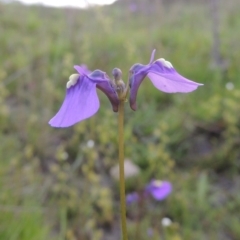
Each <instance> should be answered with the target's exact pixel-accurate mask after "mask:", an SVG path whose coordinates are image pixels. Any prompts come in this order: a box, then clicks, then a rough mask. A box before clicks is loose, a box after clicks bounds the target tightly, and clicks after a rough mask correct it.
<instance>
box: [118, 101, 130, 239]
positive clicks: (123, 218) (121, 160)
mask: <svg viewBox="0 0 240 240" xmlns="http://www.w3.org/2000/svg"><path fill="white" fill-rule="evenodd" d="M118 111H119V113H118V137H119V142H118V145H119V178H120V203H121V223H122V239H123V240H127V239H128V238H127V221H126V198H125V177H124V132H123V131H124V101H120V104H119V110H118Z"/></svg>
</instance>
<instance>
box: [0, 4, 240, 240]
mask: <svg viewBox="0 0 240 240" xmlns="http://www.w3.org/2000/svg"><path fill="white" fill-rule="evenodd" d="M138 2H139V8H138V10H137V11H136V12H130V10H129V8H128V4H129V3H128V1H119V2H118V3H116V4H114V5H111V6H106V7H101V8H100V7H99V8H93V9H89V10H77V9H53V8H43V7H37V6H34V7H26V6H22V5H20V4H17V3H12V4H7V5H4V4H1V3H0V46H1V54H0V64H1V68H0V132H1V134H0V142H1V144H0V239H4V240H5V239H6V240H8V239H10V240H14V239H16V240H25V239H26V240H38V239H39V240H40V239H44V240H46V239H58V240H63V239H66V240H75V239H81V240H88V239H93V240H98V239H99V240H100V239H108V238H109V239H114V240H115V239H120V234H119V211H118V210H119V196H118V183H117V182H115V181H114V180H113V179H112V178H111V176H110V174H109V172H110V169H111V167H113V166H114V165H115V164H116V163H117V155H118V154H117V115H116V114H115V113H113V112H112V111H111V107H110V104H109V102H108V100H107V98H106V97H105V96H104V94H102V93H100V92H99V96H100V100H101V108H100V110H99V112H98V113H97V114H96V115H95V116H94V117H92V118H91V119H89V120H87V121H83V122H81V123H79V124H77V125H76V126H74V127H72V128H68V129H52V128H50V127H49V126H48V124H47V122H48V121H49V119H50V118H51V117H52V116H53V115H54V114H55V113H56V111H57V110H58V108H59V106H60V104H61V102H62V101H63V98H64V94H65V84H66V81H67V79H68V77H69V76H70V75H71V74H72V73H74V69H73V65H75V64H82V63H85V64H87V65H88V67H89V68H90V69H92V70H93V69H97V68H98V69H102V70H103V71H106V72H107V73H108V74H109V75H110V73H111V71H112V69H113V68H114V67H119V68H121V69H122V71H123V75H124V79H125V80H126V79H127V76H128V70H129V68H130V67H131V66H132V65H133V64H134V63H137V62H139V63H143V64H147V63H148V61H149V58H150V54H151V51H152V50H153V49H154V48H156V49H157V52H156V58H160V57H164V58H165V59H167V60H169V61H171V62H172V64H173V65H174V67H175V68H176V69H177V70H178V71H179V72H180V73H181V74H182V75H184V76H186V77H187V78H189V79H192V80H195V81H197V82H201V83H204V84H205V85H204V86H203V87H201V88H199V89H198V90H197V91H196V92H193V93H190V94H187V95H184V94H174V95H170V94H164V93H161V92H159V91H157V90H156V89H155V88H154V87H153V86H152V84H151V83H150V82H149V81H147V80H145V81H144V82H143V84H142V86H141V87H140V90H139V93H138V99H137V104H138V110H137V111H136V112H133V111H131V110H130V108H129V107H128V103H127V104H126V109H125V110H126V111H125V112H126V120H125V123H126V125H125V141H126V142H125V145H126V157H127V158H130V159H131V160H132V161H133V162H134V163H136V164H137V165H138V166H139V167H140V168H141V174H140V175H139V176H138V177H137V179H132V180H130V181H127V192H130V191H134V190H137V189H140V188H141V187H143V186H144V185H145V184H147V183H148V181H150V180H151V179H152V178H157V179H166V180H168V181H171V182H172V184H173V188H174V190H173V192H172V194H171V195H170V196H169V197H168V198H167V199H166V200H164V201H163V202H159V203H156V202H154V201H150V202H147V203H146V206H145V212H144V214H142V215H141V216H140V217H137V216H138V215H139V209H138V207H137V206H134V207H132V209H130V208H129V209H128V228H129V236H130V237H129V238H130V239H139V236H138V237H137V234H136V233H137V232H136V229H140V230H139V232H138V234H140V235H141V238H142V239H143V240H144V239H149V236H148V235H147V233H148V232H149V231H150V230H151V231H152V233H153V235H152V237H151V239H159V238H161V239H167V240H168V239H171V240H179V239H184V240H188V239H197V240H198V239H211V240H212V239H213V240H214V239H216V240H219V239H220V240H221V239H223V240H225V239H233V240H237V239H238V238H239V235H240V232H239V220H240V219H239V216H238V214H237V213H238V212H239V211H240V195H239V169H240V164H239V157H240V151H239V149H240V148H239V146H240V141H239V136H240V124H239V123H240V111H239V110H240V109H239V101H240V90H239V87H240V81H239V76H240V70H239V58H240V47H239V37H240V33H239V31H238V30H239V28H240V17H239V10H240V4H239V3H238V1H237V0H231V1H230V2H228V4H225V3H224V2H221V3H220V6H219V13H220V18H219V27H218V28H219V37H220V46H219V49H218V50H219V53H220V55H221V58H222V60H223V62H225V63H227V64H226V65H224V67H221V66H220V65H217V66H218V67H216V60H214V59H213V57H212V47H213V45H214V40H213V34H212V26H211V24H212V17H211V16H212V14H213V13H211V12H210V10H209V5H208V4H207V1H194V2H191V3H189V2H185V1H180V2H177V3H171V4H168V3H166V1H163V5H160V3H159V1H152V4H147V1H143V0H142V1H138ZM228 82H231V83H233V84H234V89H233V90H231V91H230V90H227V88H226V84H227V83H228ZM89 140H93V141H94V143H95V145H94V147H93V148H88V147H87V142H88V141H89ZM163 217H170V218H171V219H172V221H173V224H172V225H171V226H170V227H169V228H163V227H162V226H161V219H162V218H163ZM149 229H150V230H149Z"/></svg>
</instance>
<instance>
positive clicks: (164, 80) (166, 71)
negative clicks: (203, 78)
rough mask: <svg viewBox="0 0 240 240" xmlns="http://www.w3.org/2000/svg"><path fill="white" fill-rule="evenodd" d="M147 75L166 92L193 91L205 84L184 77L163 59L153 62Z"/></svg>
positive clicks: (157, 86)
mask: <svg viewBox="0 0 240 240" xmlns="http://www.w3.org/2000/svg"><path fill="white" fill-rule="evenodd" d="M147 76H148V77H149V78H150V80H151V82H152V83H153V85H154V86H155V87H156V88H157V89H159V90H160V91H163V92H166V93H176V92H182V93H186V92H191V91H194V90H196V89H197V88H198V86H201V85H203V84H200V83H196V82H193V81H191V80H189V79H187V78H184V77H183V76H181V75H180V74H179V73H178V72H177V71H176V70H175V69H174V68H173V67H170V68H168V67H166V66H164V65H163V63H162V62H161V61H156V62H155V63H153V64H152V66H151V68H150V69H149V73H148V74H147Z"/></svg>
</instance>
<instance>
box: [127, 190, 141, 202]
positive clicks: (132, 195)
mask: <svg viewBox="0 0 240 240" xmlns="http://www.w3.org/2000/svg"><path fill="white" fill-rule="evenodd" d="M138 200H139V195H138V193H137V192H133V193H129V194H127V196H126V202H127V204H131V203H134V202H137V201H138Z"/></svg>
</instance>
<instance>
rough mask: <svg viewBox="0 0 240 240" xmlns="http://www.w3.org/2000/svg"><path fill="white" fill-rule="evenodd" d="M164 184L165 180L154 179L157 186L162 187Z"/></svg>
mask: <svg viewBox="0 0 240 240" xmlns="http://www.w3.org/2000/svg"><path fill="white" fill-rule="evenodd" d="M162 184H163V182H162V181H160V180H154V181H153V185H154V186H155V187H161V186H162Z"/></svg>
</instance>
